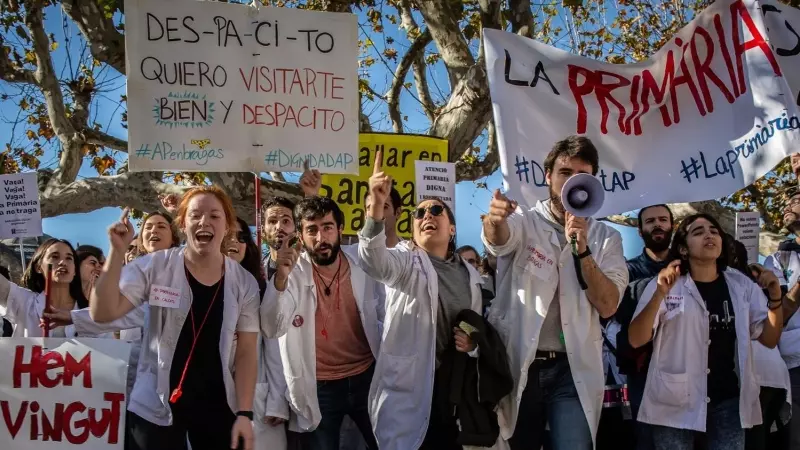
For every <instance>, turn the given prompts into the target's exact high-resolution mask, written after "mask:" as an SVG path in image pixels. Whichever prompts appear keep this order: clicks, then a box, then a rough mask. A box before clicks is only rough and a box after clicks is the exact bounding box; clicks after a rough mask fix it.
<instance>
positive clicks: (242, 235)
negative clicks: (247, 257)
mask: <svg viewBox="0 0 800 450" xmlns="http://www.w3.org/2000/svg"><path fill="white" fill-rule="evenodd" d="M249 239H250V233H249V232H247V231H240V232H238V233H236V240H237V241H239V243H240V244H246V243H247V241H248V240H249Z"/></svg>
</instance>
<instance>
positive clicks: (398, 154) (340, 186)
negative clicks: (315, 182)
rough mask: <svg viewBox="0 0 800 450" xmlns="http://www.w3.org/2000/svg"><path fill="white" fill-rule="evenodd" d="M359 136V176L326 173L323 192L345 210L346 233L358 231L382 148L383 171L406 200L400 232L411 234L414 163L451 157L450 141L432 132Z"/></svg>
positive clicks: (400, 221) (398, 227)
mask: <svg viewBox="0 0 800 450" xmlns="http://www.w3.org/2000/svg"><path fill="white" fill-rule="evenodd" d="M358 140H359V145H358V147H359V150H358V169H359V170H358V176H341V175H323V177H322V189H321V191H320V195H323V196H325V197H330V198H332V199H334V200H335V201H336V203H338V204H339V208H341V210H342V212H344V219H345V221H344V234H348V235H352V234H356V233H357V232H358V231H359V230H360V229H361V228H362V227H363V226H364V219H365V210H364V197H365V196H366V195H367V194H368V193H369V177H370V175H372V165H373V164H374V163H375V152H377V151H378V150H382V151H383V171H384V172H386V173H387V174H389V175H391V176H392V178H393V181H392V185H393V186H394V188H395V189H397V192H398V193H399V194H400V197H401V198H402V202H403V204H402V206H403V210H402V212H401V213H400V216H398V218H397V234H398V235H399V236H400V237H403V238H410V237H411V225H412V222H411V211H410V210H409V207H412V206H414V201H415V200H416V197H415V194H414V181H415V178H414V163H415V162H416V161H447V152H448V141H447V140H445V139H439V138H434V137H430V136H416V135H408V134H388V133H366V134H361V135H359V139H358ZM323 172H324V171H323Z"/></svg>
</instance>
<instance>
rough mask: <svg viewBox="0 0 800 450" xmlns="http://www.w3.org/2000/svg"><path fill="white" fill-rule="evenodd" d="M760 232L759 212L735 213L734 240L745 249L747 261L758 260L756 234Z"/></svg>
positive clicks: (753, 261) (755, 261)
mask: <svg viewBox="0 0 800 450" xmlns="http://www.w3.org/2000/svg"><path fill="white" fill-rule="evenodd" d="M760 232H761V213H759V212H737V213H736V240H737V241H739V242H741V243H742V244H744V247H745V248H746V249H747V262H748V263H757V262H758V235H759V233H760Z"/></svg>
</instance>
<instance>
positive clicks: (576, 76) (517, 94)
mask: <svg viewBox="0 0 800 450" xmlns="http://www.w3.org/2000/svg"><path fill="white" fill-rule="evenodd" d="M762 18H763V14H762V12H761V11H760V10H759V8H758V5H757V4H756V2H755V1H754V0H725V1H717V2H714V3H713V4H711V5H710V6H709V7H708V8H706V10H704V11H703V12H701V13H700V14H698V15H697V17H695V19H694V20H693V21H692V22H691V23H690V24H688V25H687V26H686V27H684V28H683V29H682V30H680V31H679V32H678V33H677V34H676V35H675V36H674V37H673V39H671V40H670V41H669V42H668V43H667V44H666V45H665V46H664V47H662V48H661V49H660V50H659V51H658V52H656V53H655V54H654V55H653V56H652V57H651V58H650V59H648V60H646V61H643V62H639V63H636V64H626V65H615V64H607V63H603V62H600V61H595V60H591V59H588V58H583V57H580V56H576V55H572V54H569V53H567V52H564V51H562V50H559V49H556V48H554V47H551V46H548V45H545V44H543V43H540V42H537V41H534V40H530V39H526V38H524V37H521V36H517V35H515V34H512V33H506V32H502V31H497V30H485V34H484V44H485V48H486V56H487V69H488V72H489V85H490V89H491V95H492V100H493V108H494V116H495V119H496V123H497V124H498V144H499V150H500V152H499V153H500V161H501V167H502V171H503V176H504V181H505V185H506V188H507V189H508V190H509V196H510V197H512V198H515V199H517V200H519V201H520V202H522V203H525V204H528V205H531V204H533V203H534V202H535V201H537V200H540V199H545V198H547V197H548V187H547V184H546V181H545V171H544V164H543V163H544V159H545V156H546V155H547V153H548V152H549V151H550V150H551V148H552V146H553V144H554V143H555V142H557V141H559V140H561V139H564V138H566V137H567V136H570V135H576V134H577V135H586V136H587V137H589V138H590V139H591V140H592V142H593V143H594V144H595V146H596V147H597V149H598V152H599V156H600V165H599V171H598V173H597V176H598V178H599V179H600V181H601V182H602V183H603V187H604V189H605V191H606V196H605V202H604V205H603V207H602V208H601V209H600V211H598V213H597V216H605V215H608V214H613V213H620V212H626V211H631V210H634V209H637V208H641V207H643V206H647V205H652V204H658V203H672V202H688V201H700V200H707V199H712V198H719V197H722V196H725V195H729V194H731V193H733V192H735V191H737V190H738V189H741V188H743V187H745V186H747V185H749V184H751V183H752V182H753V181H755V180H756V179H757V178H759V177H761V176H763V175H764V174H765V173H767V172H769V171H770V170H772V169H773V168H774V166H775V165H776V164H778V163H779V162H780V161H781V160H782V159H783V158H784V157H785V156H786V155H788V153H789V152H790V151H792V149H796V148H798V145H797V143H798V141H800V117H798V112H797V106H796V105H795V101H794V94H793V93H792V92H791V90H790V88H789V85H788V83H787V80H786V78H784V73H785V72H784V70H782V67H781V66H780V64H779V61H778V60H777V59H776V56H775V53H774V52H773V50H772V48H770V43H769V42H768V34H767V31H766V29H765V26H764V23H763V19H762ZM784 28H785V27H784Z"/></svg>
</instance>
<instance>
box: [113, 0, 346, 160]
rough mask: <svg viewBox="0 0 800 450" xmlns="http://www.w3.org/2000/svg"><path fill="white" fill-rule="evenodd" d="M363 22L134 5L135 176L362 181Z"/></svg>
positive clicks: (130, 53) (129, 7) (246, 9)
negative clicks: (277, 175) (315, 173)
mask: <svg viewBox="0 0 800 450" xmlns="http://www.w3.org/2000/svg"><path fill="white" fill-rule="evenodd" d="M357 39H358V37H357V20H356V16H355V15H353V14H345V13H329V12H320V11H309V10H301V9H297V8H268V7H254V6H247V5H241V4H232V3H231V4H228V3H223V2H200V1H163V0H126V1H125V46H126V50H127V51H126V57H127V61H126V64H127V65H126V67H127V68H128V71H127V72H128V74H127V75H128V126H129V132H128V136H129V140H128V155H129V158H130V160H129V161H130V167H131V170H134V171H137V170H182V171H195V172H220V171H239V172H263V171H279V172H292V171H294V172H302V169H303V161H304V160H306V159H307V160H308V161H309V164H310V166H311V168H315V169H319V170H320V171H322V172H328V173H357V172H358V163H357V162H356V149H357V147H356V145H357V142H358V77H357V73H356V71H357V69H358V42H357Z"/></svg>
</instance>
